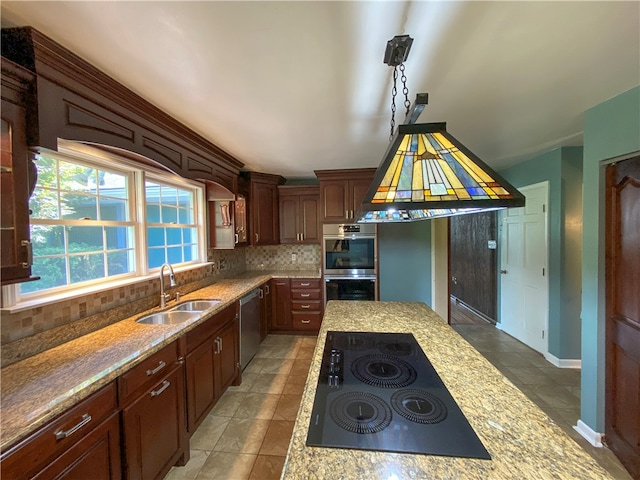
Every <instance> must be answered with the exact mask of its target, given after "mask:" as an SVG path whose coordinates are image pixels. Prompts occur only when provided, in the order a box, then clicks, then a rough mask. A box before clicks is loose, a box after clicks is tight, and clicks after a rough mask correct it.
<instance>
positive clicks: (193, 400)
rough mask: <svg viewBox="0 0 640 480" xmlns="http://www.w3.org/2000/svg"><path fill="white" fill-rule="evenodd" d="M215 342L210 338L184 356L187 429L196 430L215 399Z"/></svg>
mask: <svg viewBox="0 0 640 480" xmlns="http://www.w3.org/2000/svg"><path fill="white" fill-rule="evenodd" d="M214 355H215V344H214V340H213V338H210V339H209V340H207V341H206V342H204V343H203V344H202V345H200V346H199V347H198V348H196V349H195V350H194V351H193V352H191V353H190V354H188V355H187V358H186V375H187V430H188V431H189V434H190V435H193V432H195V431H196V428H198V425H200V423H201V422H202V421H203V420H204V418H205V416H206V415H207V413H208V412H209V410H210V409H211V408H212V407H213V403H214V402H215V400H216V392H215V385H214V380H213V379H214V370H213V368H214V367H213V364H214Z"/></svg>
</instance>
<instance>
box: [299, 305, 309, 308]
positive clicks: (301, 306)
mask: <svg viewBox="0 0 640 480" xmlns="http://www.w3.org/2000/svg"><path fill="white" fill-rule="evenodd" d="M300 308H311V305H300Z"/></svg>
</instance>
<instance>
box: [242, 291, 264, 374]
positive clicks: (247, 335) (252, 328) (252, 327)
mask: <svg viewBox="0 0 640 480" xmlns="http://www.w3.org/2000/svg"><path fill="white" fill-rule="evenodd" d="M259 346H260V289H259V288H256V289H255V290H252V291H251V292H250V293H249V294H247V295H245V296H244V297H242V298H241V299H240V365H241V366H242V369H243V370H244V369H245V367H246V366H247V364H248V363H249V362H250V361H251V359H252V358H253V357H254V355H255V354H256V352H257V351H258V347H259Z"/></svg>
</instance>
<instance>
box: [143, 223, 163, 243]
mask: <svg viewBox="0 0 640 480" xmlns="http://www.w3.org/2000/svg"><path fill="white" fill-rule="evenodd" d="M164 244H165V243H164V228H154V227H149V228H147V245H148V246H150V247H158V246H160V245H164Z"/></svg>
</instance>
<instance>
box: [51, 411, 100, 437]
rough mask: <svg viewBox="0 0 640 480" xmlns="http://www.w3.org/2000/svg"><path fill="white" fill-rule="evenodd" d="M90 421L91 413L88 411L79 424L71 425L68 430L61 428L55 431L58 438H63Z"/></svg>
mask: <svg viewBox="0 0 640 480" xmlns="http://www.w3.org/2000/svg"><path fill="white" fill-rule="evenodd" d="M90 421H91V415H89V414H88V413H85V414H84V415H82V419H81V420H80V422H79V423H78V424H77V425H75V426H73V427H71V428H70V429H69V430H67V431H66V432H65V431H62V430H60V431H59V432H56V433H55V435H56V440H62V439H63V438H67V437H68V436H70V435H73V434H74V433H76V432H77V431H78V430H80V429H81V428H82V427H84V426H85V425H86V424H87V423H89V422H90Z"/></svg>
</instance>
